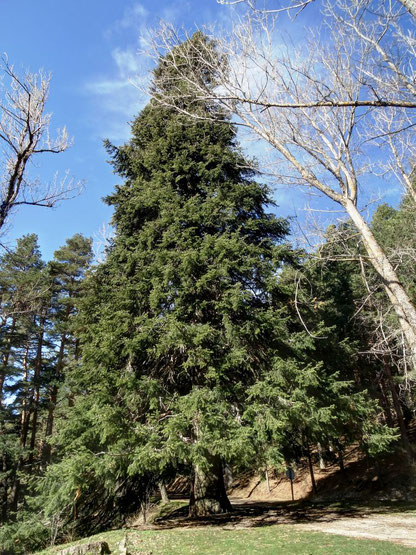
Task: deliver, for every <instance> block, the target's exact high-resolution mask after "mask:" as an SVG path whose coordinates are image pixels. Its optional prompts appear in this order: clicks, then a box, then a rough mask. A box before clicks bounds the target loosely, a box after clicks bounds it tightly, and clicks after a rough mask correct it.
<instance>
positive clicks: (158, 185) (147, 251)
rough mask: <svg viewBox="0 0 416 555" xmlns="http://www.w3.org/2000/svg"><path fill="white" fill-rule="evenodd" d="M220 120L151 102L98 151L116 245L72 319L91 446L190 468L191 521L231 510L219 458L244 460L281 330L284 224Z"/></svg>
mask: <svg viewBox="0 0 416 555" xmlns="http://www.w3.org/2000/svg"><path fill="white" fill-rule="evenodd" d="M191 40H192V41H194V43H195V46H196V47H197V46H198V42H199V41H204V40H205V39H204V38H203V37H202V36H201V35H200V34H197V35H195V36H194V37H193V38H192V39H191ZM163 67H164V66H163V61H162V62H161V64H160V67H159V68H158V69H157V70H156V71H155V86H164V83H165V82H166V80H165V79H164V78H163ZM201 78H204V79H212V75H210V74H209V72H208V71H204V70H203V68H201ZM204 109H208V108H207V107H206V106H196V107H195V110H200V111H201V110H202V111H203V110H204ZM220 116H221V119H223V118H224V114H221V115H219V120H218V122H214V123H212V122H203V121H197V122H192V121H189V120H187V119H185V118H183V117H181V116H179V115H178V114H177V113H176V112H175V111H173V110H170V109H168V108H161V107H160V106H157V105H156V104H155V103H154V102H153V101H152V102H150V104H149V105H148V106H147V107H146V108H145V109H144V110H143V111H142V113H141V114H140V115H139V116H138V118H137V119H136V120H135V121H134V123H133V125H132V139H131V141H130V142H129V143H128V144H127V145H125V146H123V147H121V148H115V147H113V146H111V145H107V147H108V150H109V152H110V154H111V155H112V157H113V164H114V167H115V170H116V172H117V173H118V174H119V175H121V176H122V177H124V178H125V183H124V184H123V185H121V186H118V187H117V188H116V191H115V193H114V194H113V195H111V196H109V197H108V198H107V202H108V203H109V204H110V205H112V206H114V208H115V212H114V218H113V223H114V225H115V228H116V234H115V238H114V244H113V246H112V248H111V250H110V252H109V254H108V260H107V261H106V263H105V264H103V265H102V266H101V267H99V268H98V269H97V270H96V271H95V273H94V275H93V277H92V278H91V280H90V282H89V294H88V297H87V298H86V299H85V300H84V301H83V302H82V305H81V307H82V310H81V318H80V326H81V328H82V330H83V331H82V334H81V340H82V350H83V366H82V370H81V371H80V374H79V384H80V386H81V385H82V387H83V388H84V390H85V389H88V390H89V391H90V392H91V393H92V396H91V399H93V403H94V408H90V409H89V414H91V412H95V413H96V414H97V415H98V414H100V418H101V419H102V421H103V424H102V430H99V431H97V434H98V440H97V441H98V444H99V445H100V450H101V451H102V450H103V448H104V449H108V450H109V451H116V452H119V453H124V454H125V458H126V461H127V462H126V464H127V467H128V472H129V473H131V474H135V473H136V474H140V473H143V472H146V471H152V472H153V473H154V474H155V475H160V474H161V473H163V471H164V470H166V469H167V468H169V467H172V466H173V467H178V466H180V465H182V466H183V465H185V466H187V467H188V468H189V469H190V472H191V475H192V481H193V485H192V495H191V514H194V515H202V514H206V513H211V512H214V513H215V512H221V511H226V510H229V509H230V504H229V502H228V499H227V496H226V493H225V488H224V483H223V477H222V463H223V461H224V460H228V461H233V460H234V461H235V460H243V459H247V457H248V456H249V455H250V456H251V455H252V451H251V449H252V444H251V442H250V441H249V435H248V434H249V431H248V429H247V428H246V427H245V426H244V423H243V422H242V419H241V411H242V404H243V403H244V399H245V396H246V388H247V386H248V385H249V384H253V383H254V382H255V380H256V377H257V376H259V375H260V374H261V373H262V372H263V371H264V369H265V368H267V367H268V365H269V361H270V359H271V356H272V353H274V352H275V351H276V350H282V349H283V348H284V338H283V336H284V333H285V332H284V329H285V324H284V318H283V317H282V316H281V312H280V311H281V308H280V299H281V298H282V294H281V292H280V290H279V287H278V285H277V280H276V275H277V272H278V269H279V267H280V265H281V263H282V260H283V259H284V258H285V257H286V256H287V254H288V248H287V247H286V246H279V244H280V243H281V241H282V239H283V238H284V237H285V235H286V233H287V231H288V224H287V222H285V221H283V220H281V219H279V218H276V217H275V216H274V215H273V214H272V213H269V212H268V211H267V210H268V207H269V206H271V205H272V201H271V198H270V192H269V190H268V188H267V187H266V186H264V185H261V184H259V183H257V182H256V181H254V171H253V170H252V169H250V163H249V162H248V161H247V160H246V159H245V158H244V157H243V155H242V153H241V151H240V149H239V147H238V145H237V143H236V131H235V129H234V127H233V126H232V125H230V124H229V123H224V122H223V121H220ZM80 402H81V403H84V402H85V399H83V400H81V401H80ZM85 433H87V431H85ZM88 433H90V432H88ZM90 445H91V444H90Z"/></svg>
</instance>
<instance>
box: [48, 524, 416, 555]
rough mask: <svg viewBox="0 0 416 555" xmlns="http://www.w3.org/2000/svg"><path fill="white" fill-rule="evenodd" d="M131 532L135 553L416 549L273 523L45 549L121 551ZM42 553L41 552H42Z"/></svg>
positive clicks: (116, 537) (333, 553)
mask: <svg viewBox="0 0 416 555" xmlns="http://www.w3.org/2000/svg"><path fill="white" fill-rule="evenodd" d="M126 535H127V547H128V550H129V552H130V553H131V554H132V555H133V554H136V553H142V554H145V553H146V554H147V555H150V554H152V555H190V554H191V553H192V554H198V555H199V554H208V553H210V554H215V555H245V554H247V555H248V554H250V555H254V554H263V553H264V554H268V555H272V554H273V555H276V554H282V555H285V554H291V553H294V554H299V555H300V554H302V555H315V554H319V555H321V554H328V555H348V554H352V553H354V554H359V555H367V554H368V553H375V554H377V555H384V554H385V555H395V554H396V553H416V549H412V548H408V547H403V546H400V545H396V544H393V543H390V542H384V541H377V540H357V539H353V538H347V537H345V536H336V535H332V534H323V533H321V532H309V531H300V530H296V529H294V527H293V526H290V525H273V526H267V527H265V526H264V527H258V528H249V529H237V530H236V529H230V530H227V529H224V528H217V527H205V528H179V529H170V530H116V531H113V532H106V533H103V534H98V535H96V536H92V537H91V538H88V539H84V540H81V541H80V542H74V544H67V545H65V546H63V545H61V546H57V547H55V548H53V549H49V550H46V551H42V552H41V553H42V555H52V554H53V553H56V552H57V551H59V550H60V549H63V548H64V547H67V546H68V545H75V544H78V543H85V542H88V541H93V540H104V541H106V542H107V543H108V545H109V546H110V549H111V553H114V554H116V553H118V552H119V551H118V544H119V543H120V541H121V540H122V539H123V538H124V536H126ZM39 555H40V554H39Z"/></svg>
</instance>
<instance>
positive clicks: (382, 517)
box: [235, 499, 416, 548]
mask: <svg viewBox="0 0 416 555" xmlns="http://www.w3.org/2000/svg"><path fill="white" fill-rule="evenodd" d="M235 503H236V505H237V507H238V508H239V509H240V511H241V508H242V507H244V506H247V505H249V506H250V507H251V508H252V509H254V508H259V507H262V505H263V504H261V503H256V502H252V503H247V501H246V500H242V499H236V500H235ZM237 510H238V509H237ZM279 523H280V524H291V525H293V526H295V527H296V528H298V529H301V530H315V531H318V532H325V533H327V534H338V535H341V536H350V537H354V538H367V539H378V540H385V541H391V542H394V543H399V544H402V545H405V546H407V547H415V548H416V512H415V511H414V510H411V511H407V512H406V510H403V511H401V510H400V509H399V508H398V507H395V508H391V509H389V508H388V507H379V508H374V509H370V508H368V509H363V508H358V509H354V508H352V509H341V510H338V511H337V510H331V508H328V509H325V508H323V507H313V506H310V507H302V508H301V507H296V508H295V507H293V508H291V507H290V506H287V507H285V508H282V507H276V508H272V506H268V507H267V505H263V514H257V515H252V516H251V517H250V516H248V515H247V516H246V518H243V519H242V520H241V521H240V522H239V523H238V524H237V526H243V527H247V526H248V527H251V526H262V525H270V524H279Z"/></svg>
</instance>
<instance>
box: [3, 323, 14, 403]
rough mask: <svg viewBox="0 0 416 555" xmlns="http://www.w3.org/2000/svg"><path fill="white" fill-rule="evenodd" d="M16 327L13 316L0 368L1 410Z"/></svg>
mask: <svg viewBox="0 0 416 555" xmlns="http://www.w3.org/2000/svg"><path fill="white" fill-rule="evenodd" d="M15 329H16V319H15V318H13V320H12V325H11V328H10V332H9V337H8V338H7V347H6V352H5V353H4V354H3V357H2V366H1V369H0V410H1V409H2V408H3V387H4V382H5V381H6V372H7V365H8V364H9V357H10V354H11V351H12V341H13V335H14V332H15Z"/></svg>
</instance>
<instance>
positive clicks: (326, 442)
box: [0, 32, 416, 553]
mask: <svg viewBox="0 0 416 555" xmlns="http://www.w3.org/2000/svg"><path fill="white" fill-rule="evenodd" d="M215 60H216V63H214V62H215ZM226 65H227V64H226V61H225V60H224V59H223V58H221V56H220V55H219V54H218V48H217V46H216V44H215V43H214V42H213V41H212V40H211V39H209V38H208V37H207V36H206V35H204V34H203V33H201V32H197V33H195V34H194V35H193V36H192V37H190V38H188V39H187V40H186V41H185V42H183V43H181V44H178V45H175V46H174V47H173V49H172V50H171V51H169V52H168V53H166V54H165V56H164V57H161V58H160V59H159V63H158V66H157V68H156V69H155V70H154V72H153V82H152V92H153V99H152V100H150V101H149V103H148V105H147V106H146V107H145V108H144V109H143V110H142V112H141V113H140V114H139V116H138V117H137V118H136V119H135V120H134V122H133V123H132V127H131V139H130V141H129V142H128V143H127V144H125V145H122V146H119V147H118V146H115V145H112V144H111V143H109V142H106V144H105V146H106V149H107V151H108V153H109V156H110V158H111V160H112V164H113V167H114V171H115V172H116V173H117V175H119V176H120V178H121V181H122V183H121V184H120V185H119V186H117V187H116V189H115V191H114V193H113V194H111V195H110V196H108V197H107V198H106V199H105V200H106V202H107V203H108V204H109V205H111V206H113V208H114V216H113V222H112V223H113V226H114V229H115V233H114V236H113V237H112V238H111V241H110V244H109V246H108V247H107V251H106V258H105V260H104V261H103V262H102V263H99V264H93V263H92V260H93V255H92V245H91V241H90V240H89V239H87V238H85V237H83V236H82V235H75V236H74V237H72V238H70V239H68V240H67V242H66V244H65V245H64V246H62V247H61V248H60V249H59V250H57V251H56V253H55V255H54V258H53V260H51V261H47V262H46V261H43V260H42V257H41V253H40V252H39V248H38V245H37V238H36V236H35V235H33V234H28V235H26V236H24V237H22V238H21V239H20V240H19V241H18V242H17V244H16V246H15V247H14V248H13V249H8V250H5V251H4V253H3V254H2V256H1V258H0V290H1V315H0V316H1V320H0V325H1V336H0V345H1V353H2V359H1V373H0V411H1V422H0V426H1V431H0V433H1V467H0V496H1V497H0V504H1V522H2V528H1V531H0V540H1V543H2V545H4V546H5V549H6V552H7V550H9V551H11V552H16V553H17V552H19V551H21V552H25V551H28V550H31V551H33V550H35V549H39V548H41V547H43V546H45V545H48V544H50V543H55V542H59V541H62V540H64V539H65V538H68V537H80V536H82V535H86V534H90V533H92V532H95V531H99V530H103V529H106V528H108V527H110V526H114V525H116V524H119V523H122V522H123V520H124V518H125V517H126V516H127V515H129V514H131V513H134V512H136V511H138V510H140V509H141V508H142V507H143V506H144V505H145V504H146V502H147V500H148V498H149V495H151V493H152V492H153V491H155V490H157V489H160V490H161V491H162V492H163V490H164V487H165V485H166V484H168V483H169V482H171V481H172V480H173V479H174V478H176V477H177V476H182V477H184V478H186V479H188V480H189V484H190V495H189V512H190V515H191V516H193V517H199V516H205V515H207V514H215V513H220V512H225V511H229V510H231V505H230V502H229V500H228V497H227V493H226V488H225V483H224V468H225V467H226V466H227V467H228V468H232V469H233V471H234V472H236V473H238V472H242V471H247V470H249V471H252V472H259V473H264V472H265V471H267V470H268V469H269V470H271V469H274V470H277V471H282V470H284V469H286V468H287V467H291V466H292V465H295V464H296V463H297V462H299V461H301V460H305V461H307V462H308V463H309V465H310V467H311V468H313V465H314V464H317V462H318V461H317V458H316V457H317V454H318V453H320V454H321V456H322V457H323V458H327V459H333V460H336V461H337V463H338V464H339V466H340V469H341V470H342V468H343V453H344V452H345V450H346V449H348V447H349V446H351V445H355V446H357V445H358V446H359V448H360V450H361V452H362V456H366V457H369V458H370V459H374V458H377V457H383V456H385V455H387V454H391V453H394V452H400V451H401V452H404V453H406V454H407V456H408V458H409V460H413V457H414V451H413V449H414V448H413V446H412V445H411V443H410V441H409V438H408V428H409V424H410V423H411V421H412V419H413V417H414V410H415V399H414V364H413V360H414V351H413V349H414V343H413V331H412V326H413V327H414V322H413V320H412V314H411V311H408V312H407V307H408V305H410V306H411V307H413V306H414V304H415V283H414V280H415V277H414V252H415V231H414V230H415V229H416V227H415V222H414V218H415V210H414V198H413V195H412V191H413V186H414V183H413V174H410V176H409V179H408V181H409V184H408V188H407V189H406V191H405V194H404V195H403V199H402V202H401V204H400V206H399V207H398V208H393V207H391V206H388V205H386V204H381V205H379V206H378V208H377V210H376V211H375V212H374V214H373V216H372V219H371V222H370V223H369V224H366V225H367V228H363V227H360V226H361V222H358V224H357V221H358V220H354V218H353V217H352V216H351V214H352V215H355V211H354V210H356V208H354V206H355V207H356V205H357V188H356V186H355V185H354V183H353V177H355V176H354V174H353V173H351V172H350V173H348V172H344V175H346V176H347V177H346V178H345V179H346V185H345V188H344V187H343V184H342V180H341V186H340V189H341V193H340V199H338V200H337V199H335V200H336V202H339V203H340V204H343V203H344V204H343V205H345V206H346V209H347V212H348V213H349V214H350V216H351V218H352V221H351V222H349V221H345V222H338V223H336V224H334V225H331V226H330V227H328V228H327V229H326V232H325V240H324V241H323V243H322V245H320V246H319V247H317V248H314V249H310V250H302V249H299V248H295V247H294V246H293V245H292V244H291V242H290V239H291V237H290V222H289V221H286V220H284V219H282V218H278V217H276V216H275V215H274V211H273V205H274V202H277V203H278V198H277V199H276V201H273V198H272V191H271V189H270V187H269V186H267V185H265V184H264V183H262V178H261V174H260V172H259V171H258V169H257V168H256V162H255V161H253V160H252V159H249V158H248V156H247V155H246V154H245V153H244V152H243V151H242V149H241V148H240V146H239V144H238V141H237V131H236V126H235V125H234V124H233V120H232V111H231V110H230V106H228V105H227V104H224V103H221V102H218V98H217V97H216V92H215V91H216V89H215V87H216V86H217V84H218V79H219V77H221V75H223V73H222V72H223V71H225V70H224V67H223V66H225V67H226ZM214 68H219V73H218V72H217V71H215V70H214ZM195 84H196V85H197V89H195ZM201 91H204V94H203V95H201ZM207 91H211V93H210V95H209V94H206V92H207ZM178 92H179V93H180V94H178ZM261 109H262V110H263V109H264V106H263V107H261ZM282 125H283V124H282ZM286 125H287V122H286ZM293 133H295V132H294V131H293ZM276 148H277V147H276ZM282 148H283V146H282ZM33 152H35V150H34V151H33ZM344 154H345V153H344ZM315 156H318V153H315ZM341 160H342V157H341ZM17 161H18V162H19V163H20V162H21V160H20V159H19V158H18V157H17ZM17 167H19V166H17ZM329 167H330V168H331V166H329ZM23 170H24V167H23ZM308 171H309V170H308ZM334 171H335V170H334ZM15 173H16V172H15ZM16 175H18V173H16ZM16 175H15V174H13V172H12V173H11V178H14V177H16ZM303 177H304V179H305V181H306V182H308V181H307V180H308V179H309V180H313V179H315V180H316V179H317V178H316V176H315V175H312V176H311V175H309V174H308V175H306V176H303ZM9 183H11V184H13V183H15V184H16V183H17V184H19V183H18V180H17V181H16V180H15V181H14V182H12V180H10V182H9ZM318 189H319V187H318ZM342 195H344V197H343V196H342ZM344 198H345V200H343V199H344ZM6 216H8V212H7V211H4V217H6ZM363 229H364V232H363ZM373 239H374V241H373ZM369 245H370V246H369ZM374 245H376V246H377V248H379V249H380V250H381V251H382V253H383V256H384V258H385V259H386V260H388V263H389V265H390V266H389V268H388V269H387V270H385V266H384V258H383V260H382V262H381V263H380V259H379V258H374V257H375V255H374V252H375V247H374ZM372 253H373V254H372ZM374 260H376V262H374ZM377 261H378V262H377ZM390 268H391V269H390ZM391 271H392V272H393V273H391ZM385 272H387V274H386V273H385ZM389 272H390V273H389ZM389 276H390V277H392V276H393V277H394V280H393V281H394V283H393V286H392V283H391V281H389V280H388V279H387V278H388V277H389ZM398 285H399V286H400V289H398V288H397V286H398ZM401 291H403V292H405V296H406V298H402V299H401V298H400V292H401ZM403 299H404V300H403ZM406 299H407V300H406ZM402 300H403V302H401V301H402ZM403 307H404V308H403ZM13 550H14V551H13Z"/></svg>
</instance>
